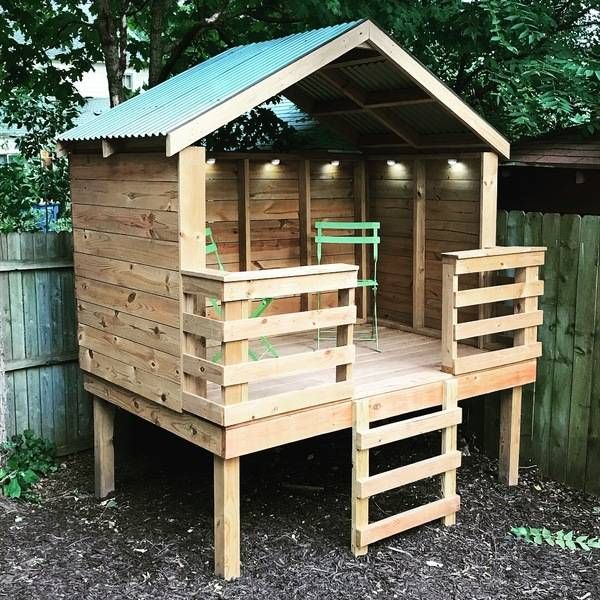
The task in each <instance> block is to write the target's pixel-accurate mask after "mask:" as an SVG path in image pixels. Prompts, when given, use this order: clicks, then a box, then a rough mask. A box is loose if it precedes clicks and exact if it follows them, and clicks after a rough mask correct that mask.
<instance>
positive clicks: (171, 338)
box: [77, 300, 181, 356]
mask: <svg viewBox="0 0 600 600" xmlns="http://www.w3.org/2000/svg"><path fill="white" fill-rule="evenodd" d="M77 319H78V321H79V323H81V324H84V325H89V326H91V327H94V328H96V329H99V330H101V331H106V332H107V333H109V334H111V335H116V336H118V337H121V338H124V339H127V340H131V341H132V342H138V343H140V344H143V345H145V346H148V347H150V348H155V349H156V350H160V351H161V352H166V353H167V354H171V355H173V356H179V354H180V352H181V350H180V346H179V329H178V328H177V327H169V326H168V325H162V324H159V323H156V322H155V321H151V320H148V319H143V318H141V317H138V316H135V315H129V314H127V313H125V312H122V311H121V310H119V309H111V308H107V307H106V306H100V305H99V304H93V303H91V302H85V301H84V300H80V301H78V302H77Z"/></svg>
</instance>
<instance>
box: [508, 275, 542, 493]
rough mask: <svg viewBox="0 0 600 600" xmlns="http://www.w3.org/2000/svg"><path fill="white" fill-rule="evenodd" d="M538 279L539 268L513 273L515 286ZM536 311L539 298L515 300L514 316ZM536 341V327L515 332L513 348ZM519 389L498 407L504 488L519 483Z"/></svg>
mask: <svg viewBox="0 0 600 600" xmlns="http://www.w3.org/2000/svg"><path fill="white" fill-rule="evenodd" d="M538 278H539V267H525V268H522V269H516V270H515V283H523V284H531V283H532V282H534V281H537V280H538ZM537 308H538V298H537V296H533V297H530V298H521V299H519V300H515V306H514V312H515V313H516V314H519V313H532V312H534V311H536V310H537ZM536 341H537V327H526V328H524V329H519V330H517V331H515V335H514V339H513V344H514V345H515V346H521V345H524V344H534V343H535V342H536ZM522 391H523V390H522V388H521V387H520V386H519V387H515V388H512V389H510V390H507V391H506V392H504V394H503V396H502V399H501V401H500V402H501V405H500V451H499V467H498V468H499V477H500V480H501V481H503V482H504V483H506V485H517V484H518V483H519V450H520V445H521V401H522Z"/></svg>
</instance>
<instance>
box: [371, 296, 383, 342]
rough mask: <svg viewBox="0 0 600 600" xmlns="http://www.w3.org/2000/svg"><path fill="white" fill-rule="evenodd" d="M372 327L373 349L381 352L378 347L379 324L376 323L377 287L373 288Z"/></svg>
mask: <svg viewBox="0 0 600 600" xmlns="http://www.w3.org/2000/svg"><path fill="white" fill-rule="evenodd" d="M373 328H374V330H375V331H374V333H375V336H374V337H375V350H377V352H381V348H380V347H379V324H378V323H377V288H376V287H374V288H373Z"/></svg>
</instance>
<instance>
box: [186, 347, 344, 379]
mask: <svg viewBox="0 0 600 600" xmlns="http://www.w3.org/2000/svg"><path fill="white" fill-rule="evenodd" d="M354 357H355V348H354V346H353V345H348V346H339V347H336V348H324V349H322V350H315V351H314V352H300V353H298V354H291V355H289V356H280V357H279V358H267V359H264V360H260V361H257V362H242V363H238V364H233V365H220V364H217V363H213V362H212V361H210V360H206V359H203V358H199V357H196V356H192V355H190V354H184V355H183V371H184V373H187V374H188V375H192V376H194V377H202V378H205V379H208V380H209V381H212V382H213V383H217V384H219V385H222V386H230V385H238V384H241V383H251V382H253V381H260V380H264V379H273V378H277V377H284V376H286V375H291V374H294V373H303V372H306V371H316V370H319V369H327V368H330V367H336V366H339V365H346V364H351V363H352V362H354Z"/></svg>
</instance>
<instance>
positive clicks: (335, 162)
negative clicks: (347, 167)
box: [330, 160, 340, 167]
mask: <svg viewBox="0 0 600 600" xmlns="http://www.w3.org/2000/svg"><path fill="white" fill-rule="evenodd" d="M330 164H331V166H332V167H339V166H340V161H339V160H332V161H331V163H330Z"/></svg>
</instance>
